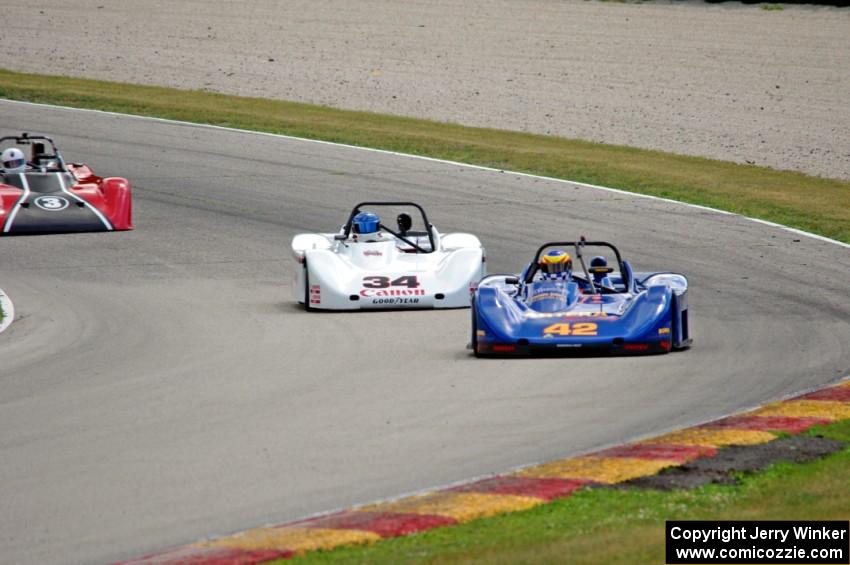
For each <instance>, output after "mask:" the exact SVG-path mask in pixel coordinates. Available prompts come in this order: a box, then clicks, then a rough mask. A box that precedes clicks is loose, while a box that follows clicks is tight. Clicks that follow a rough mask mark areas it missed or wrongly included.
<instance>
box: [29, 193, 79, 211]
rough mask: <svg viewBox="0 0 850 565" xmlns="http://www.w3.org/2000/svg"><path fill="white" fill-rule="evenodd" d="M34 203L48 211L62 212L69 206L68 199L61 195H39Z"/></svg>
mask: <svg viewBox="0 0 850 565" xmlns="http://www.w3.org/2000/svg"><path fill="white" fill-rule="evenodd" d="M33 204H35V205H36V206H38V207H39V208H41V209H42V210H47V211H48V212H61V211H62V210H64V209H65V208H67V207H68V206H69V204H70V203H69V202H68V199H66V198H63V197H61V196H39V197H38V198H36V199H35V200H33Z"/></svg>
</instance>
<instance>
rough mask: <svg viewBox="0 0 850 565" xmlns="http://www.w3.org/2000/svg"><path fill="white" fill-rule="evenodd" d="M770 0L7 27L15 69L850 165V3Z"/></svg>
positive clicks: (11, 9) (49, 0)
mask: <svg viewBox="0 0 850 565" xmlns="http://www.w3.org/2000/svg"><path fill="white" fill-rule="evenodd" d="M777 6H778V7H779V8H781V9H776V8H777ZM770 7H773V8H774V9H770V10H766V9H764V7H762V6H759V5H743V4H740V3H737V2H729V3H723V4H707V3H702V2H695V1H685V2H670V1H661V2H652V3H644V4H636V3H618V2H599V1H596V0H478V1H476V2H469V1H468V0H427V1H423V0H410V1H408V0H404V1H402V0H358V1H357V2H352V1H351V0H288V1H286V2H279V1H278V0H252V1H251V2H246V3H235V4H234V3H233V2H230V1H225V0H181V1H180V2H174V1H171V0H169V1H160V0H138V1H134V2H104V1H103V0H61V1H60V0H40V1H38V2H10V3H8V5H7V6H4V8H3V25H2V26H0V57H2V61H3V62H2V63H0V66H2V67H5V68H8V69H11V70H18V71H29V72H36V73H49V74H62V75H70V76H79V77H89V78H99V79H108V80H115V81H121V82H133V83H141V84H156V85H165V86H173V87H177V88H187V89H206V90H211V91H217V92H225V93H231V94H239V95H247V96H258V97H267V98H278V99H285V100H295V101H303V102H310V103H315V104H323V105H329V106H335V107H339V108H348V109H357V110H368V111H373V112H380V113H390V114H399V115H406V116H415V117H423V118H430V119H435V120H441V121H450V122H459V123H462V124H466V125H473V126H487V127H495V128H500V129H511V130H522V131H530V132H537V133H543V134H551V135H559V136H565V137H571V138H580V139H588V140H594V141H601V142H605V143H612V144H623V145H631V146H636V147H644V148H652V149H661V150H664V151H672V152H676V153H685V154H689V155H699V156H705V157H711V158H717V159H724V160H730V161H737V162H742V163H743V162H747V163H753V164H756V165H765V166H770V167H775V168H782V169H794V170H799V171H803V172H806V173H809V174H815V175H820V176H826V177H834V178H850V102H848V100H850V8H835V7H824V6H821V7H816V6H796V5H772V6H770Z"/></svg>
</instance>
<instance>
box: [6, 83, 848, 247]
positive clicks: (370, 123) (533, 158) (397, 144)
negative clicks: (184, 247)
mask: <svg viewBox="0 0 850 565" xmlns="http://www.w3.org/2000/svg"><path fill="white" fill-rule="evenodd" d="M0 97H3V98H9V99H15V100H27V101H31V102H43V103H50V104H58V105H64V106H74V107H81V108H96V109H101V110H110V111H114V112H123V113H128V114H138V115H143V116H156V117H160V118H169V119H174V120H184V121H188V122H197V123H206V124H215V125H220V126H230V127H235V128H243V129H249V130H256V131H265V132H272V133H282V134H287V135H293V136H298V137H306V138H310V139H321V140H325V141H334V142H340V143H347V144H351V145H359V146H364V147H374V148H380V149H386V150H391V151H399V152H403V153H411V154H415V155H426V156H430V157H436V158H441V159H448V160H452V161H461V162H465V163H471V164H477V165H484V166H489V167H495V168H498V169H510V170H514V171H523V172H528V173H534V174H539V175H544V176H551V177H556V178H562V179H569V180H575V181H579V182H586V183H591V184H599V185H604V186H609V187H614V188H620V189H623V190H628V191H632V192H639V193H643V194H652V195H655V196H662V197H665V198H671V199H675V200H680V201H683V202H690V203H693V204H701V205H704V206H710V207H713V208H719V209H723V210H728V211H731V212H737V213H740V214H745V215H747V216H753V217H756V218H762V219H765V220H770V221H774V222H778V223H781V224H784V225H788V226H793V227H796V228H799V229H802V230H806V231H810V232H814V233H818V234H821V235H825V236H827V237H831V238H835V239H838V240H840V241H844V242H848V243H850V182H848V181H842V180H835V179H825V178H818V177H811V176H807V175H804V174H801V173H795V172H789V171H779V170H774V169H768V168H764V167H755V166H748V165H739V164H735V163H729V162H725V161H716V160H711V159H702V158H698V157H687V156H682V155H674V154H671V153H664V152H660V151H649V150H644V149H636V148H632V147H624V146H616V145H606V144H602V143H592V142H587V141H580V140H573V139H564V138H559V137H550V136H544V135H534V134H528V133H518V132H511V131H502V130H495V129H486V128H473V127H465V126H460V125H457V124H450V123H438V122H432V121H427V120H418V119H412V118H404V117H398V116H387V115H380V114H372V113H367V112H352V111H346V110H338V109H334V108H327V107H323V106H314V105H310V104H299V103H294V102H285V101H279V100H267V99H261V98H245V97H238V96H227V95H223V94H215V93H211V92H204V91H185V90H177V89H172V88H160V87H151V86H138V85H130V84H120V83H114V82H104V81H95V80H86V79H76V78H67V77H57V76H44V75H33V74H23V73H15V72H11V71H5V70H0Z"/></svg>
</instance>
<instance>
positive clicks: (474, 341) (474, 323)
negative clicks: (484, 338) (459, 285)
mask: <svg viewBox="0 0 850 565" xmlns="http://www.w3.org/2000/svg"><path fill="white" fill-rule="evenodd" d="M469 310H470V312H472V339H471V340H470V343H471V344H472V354H473V355H475V356H476V357H481V355H480V354H479V353H478V312H477V311H476V309H475V297H474V296H473V297H472V302H471V304H470V308H469Z"/></svg>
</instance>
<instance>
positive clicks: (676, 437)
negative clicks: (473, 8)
mask: <svg viewBox="0 0 850 565" xmlns="http://www.w3.org/2000/svg"><path fill="white" fill-rule="evenodd" d="M0 101H4V102H7V103H13V104H22V105H30V106H37V107H45V108H58V109H63V110H73V111H80V112H94V113H100V114H105V115H113V116H123V117H129V118H133V119H139V120H151V121H158V122H163V123H172V124H179V125H186V126H192V127H199V128H207V129H217V130H225V131H235V132H240V133H249V134H253V135H264V136H269V137H278V138H284V139H292V140H298V141H304V142H309V143H317V144H323V145H334V146H338V147H346V148H351V149H355V150H360V151H369V152H373V153H382V154H387V155H397V156H400V157H406V158H413V159H420V160H424V161H431V162H437V163H445V164H451V165H458V166H463V167H468V168H472V169H478V170H485V171H493V172H503V173H509V174H514V175H517V176H523V177H529V178H538V179H543V180H548V181H553V182H558V183H569V184H573V185H576V186H582V187H586V188H592V189H596V190H603V191H607V192H614V193H619V194H624V195H629V196H635V197H640V198H648V199H652V200H659V201H662V202H669V203H673V204H679V205H683V206H688V207H691V208H696V209H700V210H706V211H710V212H715V213H719V214H726V215H733V216H739V217H743V218H745V219H747V220H750V221H753V222H756V223H760V224H763V225H767V226H771V227H775V228H779V229H782V230H785V231H788V232H790V233H794V234H796V235H800V236H804V237H809V238H812V239H817V240H820V241H822V242H825V243H831V244H834V245H839V246H841V247H844V248H850V244H847V243H844V242H841V241H838V240H834V239H831V238H827V237H824V236H821V235H817V234H813V233H809V232H805V231H802V230H798V229H795V228H790V227H788V226H783V225H781V224H777V223H774V222H770V221H766V220H761V219H758V218H751V217H748V216H740V215H739V214H734V213H732V212H728V211H725V210H719V209H716V208H710V207H706V206H700V205H697V204H689V203H687V202H681V201H678V200H672V199H668V198H661V197H658V196H652V195H647V194H640V193H635V192H629V191H626V190H621V189H615V188H610V187H605V186H598V185H592V184H588V183H581V182H575V181H570V180H567V179H560V178H554V177H546V176H542V175H534V174H529V173H522V172H516V171H509V170H501V169H495V168H492V167H484V166H480V165H470V164H468V163H461V162H457V161H449V160H445V159H436V158H433V157H425V156H421V155H411V154H407V153H400V152H395V151H387V150H382V149H373V148H368V147H360V146H356V145H348V144H342V143H334V142H329V141H322V140H316V139H309V138H301V137H295V136H290V135H283V134H274V133H269V132H257V131H252V130H244V129H239V128H229V127H224V126H215V125H210V124H199V123H194V122H185V121H179V120H169V119H164V118H155V117H149V116H137V115H132V114H122V113H119V112H108V111H103V110H93V109H88V108H73V107H67V106H57V105H52V104H40V103H34V102H26V101H19V100H9V99H0ZM0 304H2V305H3V308H4V311H5V312H7V314H8V315H7V316H6V317H4V318H3V322H0V332H2V331H3V330H4V329H6V327H8V325H9V324H11V322H12V319H13V318H14V310H13V309H12V303H11V301H10V300H9V299H8V297H7V296H6V295H5V294H4V293H3V292H2V291H0ZM846 419H850V381H844V382H842V383H841V384H838V385H835V386H832V387H828V388H826V389H822V390H819V391H815V392H810V393H807V394H802V395H799V396H796V397H793V398H790V399H787V400H784V401H781V402H775V403H771V404H767V405H765V406H762V407H760V408H757V409H755V410H752V411H749V412H746V413H743V414H739V415H732V416H727V417H724V418H721V419H718V420H715V421H712V422H708V423H705V424H701V425H699V426H695V427H692V428H687V429H684V430H679V431H675V432H671V433H668V434H664V435H662V436H658V437H654V438H650V439H645V440H642V441H638V442H634V443H629V444H624V445H620V446H616V447H611V448H608V449H604V450H600V451H596V452H593V453H589V454H586V455H582V456H578V457H572V458H567V459H561V460H556V461H551V462H548V463H543V464H538V465H532V466H529V467H525V468H522V469H518V470H515V471H512V472H508V473H505V474H501V475H496V476H492V477H487V478H478V479H472V480H470V481H468V482H463V483H460V484H456V485H451V486H448V487H444V488H440V489H435V490H432V491H429V492H428V491H426V492H424V493H419V494H414V495H410V496H402V497H399V498H397V499H393V500H388V501H384V502H378V503H375V504H370V505H366V506H358V507H353V508H349V509H344V510H341V511H337V512H333V513H328V514H323V515H319V516H315V517H311V518H306V519H303V520H298V521H294V522H288V523H285V524H281V525H277V526H267V527H263V528H255V529H252V530H246V531H244V532H240V533H236V534H233V535H229V536H224V537H220V538H214V539H208V540H202V541H199V542H196V543H194V544H190V545H186V546H181V547H177V548H173V549H170V550H166V551H163V552H158V553H153V554H149V555H145V556H142V557H139V558H136V559H131V560H128V561H122V562H118V564H120V565H177V564H186V563H193V564H217V565H224V564H236V563H238V564H240V565H251V564H255V563H257V564H258V563H266V562H269V561H274V560H277V559H288V558H291V557H294V556H297V555H301V554H304V553H306V552H308V551H317V550H328V549H332V548H335V547H340V546H344V545H355V544H362V543H373V542H377V541H380V540H382V539H387V538H392V537H398V536H404V535H409V534H413V533H417V532H422V531H426V530H429V529H432V528H437V527H443V526H451V525H454V524H459V523H463V522H468V521H471V520H475V519H478V518H484V517H488V516H494V515H498V514H505V513H508V512H516V511H520V510H525V509H528V508H532V507H534V506H538V505H540V504H545V503H546V502H549V501H551V500H554V499H557V498H564V497H567V496H569V495H570V494H571V493H573V492H574V491H576V490H578V489H580V488H582V487H584V486H587V485H600V484H602V485H604V484H616V483H620V482H624V481H627V480H631V479H635V478H638V477H646V476H651V475H655V474H657V473H658V472H659V471H661V470H662V469H665V468H670V467H676V466H679V465H682V464H683V463H686V462H690V461H693V460H696V459H701V458H709V457H713V456H714V455H715V454H716V453H717V450H718V449H720V448H722V447H726V446H731V445H756V444H761V443H766V442H769V441H772V440H774V439H776V438H777V437H779V436H777V435H776V434H775V433H773V432H779V433H784V434H798V433H800V432H802V431H805V430H807V429H808V428H810V427H812V426H814V425H817V424H822V423H828V422H833V421H837V420H846ZM118 564H116V565H118Z"/></svg>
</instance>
